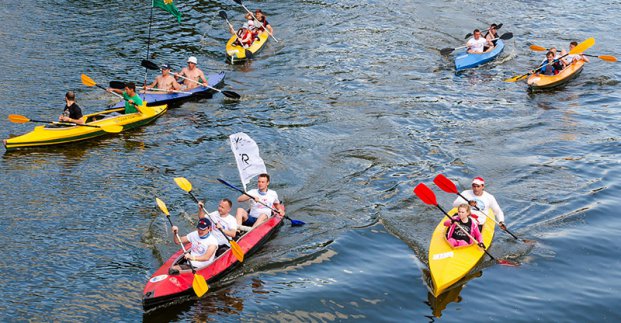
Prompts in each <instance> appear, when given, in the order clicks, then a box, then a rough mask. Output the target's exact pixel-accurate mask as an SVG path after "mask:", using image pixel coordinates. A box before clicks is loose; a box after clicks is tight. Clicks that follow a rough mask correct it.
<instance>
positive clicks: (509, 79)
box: [504, 75, 522, 83]
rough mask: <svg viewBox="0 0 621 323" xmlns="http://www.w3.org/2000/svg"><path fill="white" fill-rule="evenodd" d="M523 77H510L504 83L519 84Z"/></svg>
mask: <svg viewBox="0 0 621 323" xmlns="http://www.w3.org/2000/svg"><path fill="white" fill-rule="evenodd" d="M521 76H522V75H516V76H514V77H510V78H508V79H505V80H504V81H505V82H509V83H513V82H517V81H518V80H519V79H520V78H521Z"/></svg>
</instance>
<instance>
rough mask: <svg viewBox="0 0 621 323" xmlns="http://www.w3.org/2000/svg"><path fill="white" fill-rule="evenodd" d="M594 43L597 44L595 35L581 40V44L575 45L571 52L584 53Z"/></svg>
mask: <svg viewBox="0 0 621 323" xmlns="http://www.w3.org/2000/svg"><path fill="white" fill-rule="evenodd" d="M593 45H595V39H594V38H593V37H591V38H589V39H587V40H585V41H583V42H581V43H580V44H578V46H576V47H574V48H573V49H572V50H570V51H569V54H570V55H573V54H580V53H583V52H584V51H586V50H587V49H589V48H591V47H592V46H593Z"/></svg>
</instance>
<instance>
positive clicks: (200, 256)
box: [170, 218, 218, 273]
mask: <svg viewBox="0 0 621 323" xmlns="http://www.w3.org/2000/svg"><path fill="white" fill-rule="evenodd" d="M196 228H197V229H198V230H196V231H192V232H190V233H189V234H188V235H187V236H185V237H181V241H179V239H177V237H178V236H179V234H178V232H179V228H178V227H177V226H173V227H172V231H173V234H174V235H173V241H174V242H175V243H176V244H180V243H183V244H186V243H188V242H189V243H191V244H192V245H191V246H190V252H188V253H186V254H185V255H184V257H185V259H187V261H188V262H190V263H191V264H192V267H194V268H196V269H198V268H201V267H205V266H207V265H209V264H211V263H212V262H213V260H214V258H215V255H216V250H217V249H218V241H217V240H216V238H215V237H214V235H213V234H211V222H210V221H209V220H208V219H206V218H202V219H200V220H198V224H197V225H196ZM189 268H190V267H189V266H188V265H186V264H182V265H181V266H179V265H175V266H172V271H171V272H170V273H175V272H178V271H179V270H181V269H189Z"/></svg>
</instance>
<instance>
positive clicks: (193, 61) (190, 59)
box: [188, 56, 198, 64]
mask: <svg viewBox="0 0 621 323" xmlns="http://www.w3.org/2000/svg"><path fill="white" fill-rule="evenodd" d="M197 62H198V61H197V60H196V57H194V56H190V58H188V63H194V64H197Z"/></svg>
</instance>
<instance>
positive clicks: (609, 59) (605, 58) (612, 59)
mask: <svg viewBox="0 0 621 323" xmlns="http://www.w3.org/2000/svg"><path fill="white" fill-rule="evenodd" d="M597 57H599V59H601V60H603V61H606V62H612V63H614V62H616V61H617V58H616V57H614V56H612V55H600V56H597Z"/></svg>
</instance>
